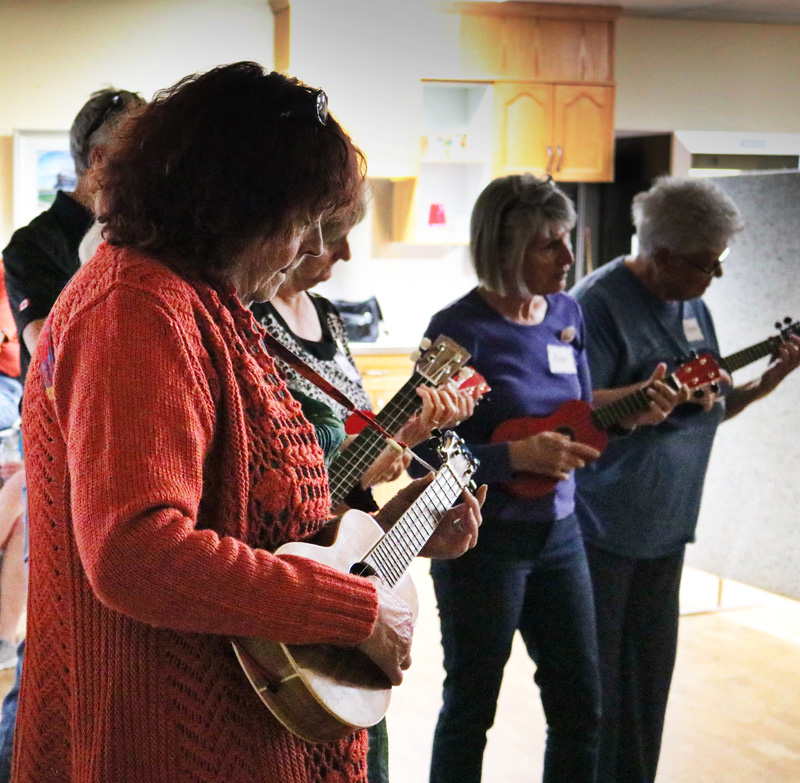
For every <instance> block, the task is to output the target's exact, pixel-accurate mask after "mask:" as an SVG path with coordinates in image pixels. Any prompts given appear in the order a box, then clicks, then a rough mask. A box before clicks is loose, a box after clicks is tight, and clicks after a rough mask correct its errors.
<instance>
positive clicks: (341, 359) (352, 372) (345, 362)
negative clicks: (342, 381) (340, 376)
mask: <svg viewBox="0 0 800 783" xmlns="http://www.w3.org/2000/svg"><path fill="white" fill-rule="evenodd" d="M333 360H334V361H335V362H336V364H337V365H338V367H339V369H340V370H341V371H342V372H343V373H344V374H345V375H346V376H347V377H348V378H349V379H350V380H351V381H353V383H360V382H361V378H360V377H359V375H358V370H356V368H355V367H353V365H352V364H350V360H349V359H348V358H347V357H346V356H345V355H344V354H343V353H339V352H338V351H337V352H336V354H335V356H334V357H333Z"/></svg>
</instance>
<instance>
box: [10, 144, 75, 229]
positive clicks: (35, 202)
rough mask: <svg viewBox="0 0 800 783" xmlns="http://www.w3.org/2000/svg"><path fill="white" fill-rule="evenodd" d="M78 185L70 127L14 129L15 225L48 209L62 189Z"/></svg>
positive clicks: (70, 189)
mask: <svg viewBox="0 0 800 783" xmlns="http://www.w3.org/2000/svg"><path fill="white" fill-rule="evenodd" d="M74 189H75V165H74V164H73V162H72V156H71V155H70V154H69V133H68V132H67V131H27V130H17V131H14V228H15V229H16V228H19V227H20V226H24V225H27V224H28V223H30V222H31V220H33V218H35V217H36V216H37V215H38V214H39V213H40V212H44V210H46V209H48V208H49V207H50V205H51V204H52V203H53V200H54V199H55V197H56V192H57V191H59V190H66V191H72V190H74Z"/></svg>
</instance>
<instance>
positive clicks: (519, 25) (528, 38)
mask: <svg viewBox="0 0 800 783" xmlns="http://www.w3.org/2000/svg"><path fill="white" fill-rule="evenodd" d="M539 52H540V44H539V22H538V20H537V19H531V18H527V17H512V18H511V19H506V20H505V27H504V33H503V65H502V67H503V76H505V77H506V78H509V79H520V80H523V79H524V80H531V81H535V80H537V79H538V78H539V56H540V55H539Z"/></svg>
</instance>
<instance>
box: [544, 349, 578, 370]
mask: <svg viewBox="0 0 800 783" xmlns="http://www.w3.org/2000/svg"><path fill="white" fill-rule="evenodd" d="M547 359H548V361H549V362H550V372H551V373H553V374H554V375H577V374H578V368H577V367H576V366H575V352H574V351H573V350H572V348H571V347H570V346H569V345H548V346H547Z"/></svg>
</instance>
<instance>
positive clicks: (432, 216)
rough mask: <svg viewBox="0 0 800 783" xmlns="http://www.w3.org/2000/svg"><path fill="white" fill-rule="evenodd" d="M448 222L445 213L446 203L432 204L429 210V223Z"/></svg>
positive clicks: (439, 223)
mask: <svg viewBox="0 0 800 783" xmlns="http://www.w3.org/2000/svg"><path fill="white" fill-rule="evenodd" d="M446 222H447V219H446V218H445V214H444V204H431V208H430V211H429V212H428V225H429V226H435V225H444V224H445V223H446Z"/></svg>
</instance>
